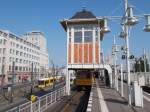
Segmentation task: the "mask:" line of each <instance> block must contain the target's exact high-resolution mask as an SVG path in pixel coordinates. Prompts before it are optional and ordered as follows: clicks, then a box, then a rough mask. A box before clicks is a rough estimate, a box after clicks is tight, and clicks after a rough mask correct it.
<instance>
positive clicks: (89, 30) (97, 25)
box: [60, 9, 105, 95]
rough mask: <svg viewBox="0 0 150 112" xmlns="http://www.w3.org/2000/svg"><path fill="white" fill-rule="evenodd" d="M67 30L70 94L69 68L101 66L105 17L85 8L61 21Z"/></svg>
mask: <svg viewBox="0 0 150 112" xmlns="http://www.w3.org/2000/svg"><path fill="white" fill-rule="evenodd" d="M60 23H61V25H62V26H63V28H64V30H65V31H66V32H67V46H66V48H67V75H66V76H67V77H66V92H67V94H68V95H69V94H70V75H69V70H75V71H76V70H85V69H86V70H87V69H88V70H91V71H93V70H96V69H99V68H101V67H100V66H101V61H100V52H101V48H100V41H101V40H102V38H103V32H102V28H103V27H104V26H105V25H104V18H97V17H96V16H95V15H94V14H93V13H92V12H90V11H87V10H85V9H83V10H82V11H79V12H76V13H75V15H74V16H73V17H71V18H69V19H64V20H62V21H60Z"/></svg>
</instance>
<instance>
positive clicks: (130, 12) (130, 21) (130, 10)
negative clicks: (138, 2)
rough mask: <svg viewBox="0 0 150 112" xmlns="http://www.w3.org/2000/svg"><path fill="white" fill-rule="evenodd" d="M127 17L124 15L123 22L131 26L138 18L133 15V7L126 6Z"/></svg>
mask: <svg viewBox="0 0 150 112" xmlns="http://www.w3.org/2000/svg"><path fill="white" fill-rule="evenodd" d="M126 13H127V17H125V20H126V22H125V24H126V25H128V26H133V25H135V24H137V23H138V19H137V18H136V17H134V16H133V7H132V6H128V7H127V9H126Z"/></svg>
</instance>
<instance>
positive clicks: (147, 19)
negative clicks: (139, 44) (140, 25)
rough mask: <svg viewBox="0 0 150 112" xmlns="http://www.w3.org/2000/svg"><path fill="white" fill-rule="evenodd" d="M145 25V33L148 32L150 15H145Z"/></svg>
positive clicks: (149, 29)
mask: <svg viewBox="0 0 150 112" xmlns="http://www.w3.org/2000/svg"><path fill="white" fill-rule="evenodd" d="M145 19H146V25H145V27H144V29H143V30H144V31H145V32H150V14H145Z"/></svg>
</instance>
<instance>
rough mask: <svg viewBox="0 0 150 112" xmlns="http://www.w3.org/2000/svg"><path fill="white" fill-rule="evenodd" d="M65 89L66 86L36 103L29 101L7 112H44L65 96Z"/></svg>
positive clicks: (40, 98)
mask: <svg viewBox="0 0 150 112" xmlns="http://www.w3.org/2000/svg"><path fill="white" fill-rule="evenodd" d="M65 89H66V88H65V86H63V87H62V88H59V89H57V90H55V91H53V92H51V93H48V94H46V95H44V96H41V97H38V99H37V101H36V102H31V101H29V102H26V103H24V104H22V105H19V106H17V107H14V108H12V109H10V110H8V111H6V112H44V111H46V109H48V107H50V106H51V105H52V104H53V103H55V102H56V101H58V100H60V99H61V98H62V97H63V96H64V95H65Z"/></svg>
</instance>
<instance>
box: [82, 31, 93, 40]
mask: <svg viewBox="0 0 150 112" xmlns="http://www.w3.org/2000/svg"><path fill="white" fill-rule="evenodd" d="M92 37H93V35H92V31H85V32H84V42H92Z"/></svg>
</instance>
